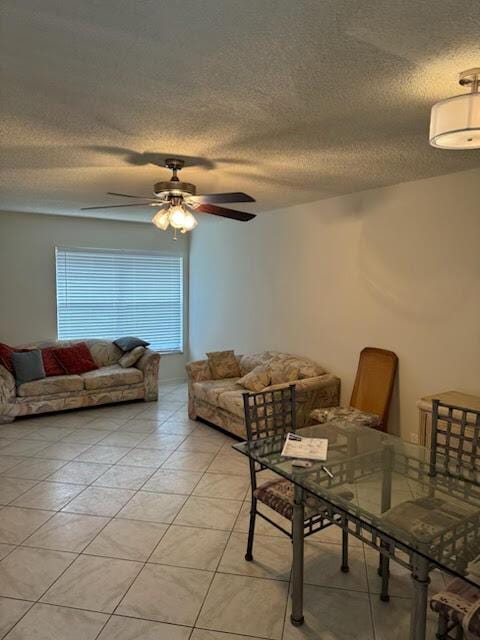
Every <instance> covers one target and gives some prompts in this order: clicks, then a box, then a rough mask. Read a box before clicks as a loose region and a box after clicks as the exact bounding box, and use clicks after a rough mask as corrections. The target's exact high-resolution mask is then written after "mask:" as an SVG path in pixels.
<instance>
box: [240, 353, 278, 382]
mask: <svg viewBox="0 0 480 640" xmlns="http://www.w3.org/2000/svg"><path fill="white" fill-rule="evenodd" d="M266 353H268V352H265V351H263V352H262V353H249V354H247V355H245V356H242V357H241V358H240V363H239V364H240V373H241V374H242V376H245V375H247V373H250V371H253V370H254V369H255V367H259V366H260V365H262V364H265V363H266V362H268V360H269V358H270V356H268V355H265V354H266Z"/></svg>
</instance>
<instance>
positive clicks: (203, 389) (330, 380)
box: [186, 351, 340, 438]
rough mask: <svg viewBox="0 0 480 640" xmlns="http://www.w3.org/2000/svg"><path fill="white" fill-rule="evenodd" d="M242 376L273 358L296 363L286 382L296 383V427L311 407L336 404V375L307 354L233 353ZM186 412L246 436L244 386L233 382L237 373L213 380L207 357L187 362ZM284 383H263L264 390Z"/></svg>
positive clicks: (242, 436) (301, 425) (274, 352)
mask: <svg viewBox="0 0 480 640" xmlns="http://www.w3.org/2000/svg"><path fill="white" fill-rule="evenodd" d="M236 357H237V360H238V363H239V367H240V372H241V375H242V376H245V375H246V374H247V373H249V372H251V371H253V369H255V368H256V367H258V366H259V365H265V364H267V363H270V362H272V361H273V360H274V361H275V364H276V366H278V364H279V363H280V364H281V363H283V364H284V365H285V367H291V366H292V365H293V364H294V365H296V366H297V367H298V370H299V379H297V380H293V381H291V382H290V384H292V383H293V384H295V386H296V401H297V403H296V404H297V428H301V427H303V426H305V425H307V424H308V421H309V416H310V413H311V412H312V411H313V409H317V408H321V407H332V406H335V405H338V404H339V400H340V379H339V378H337V377H336V376H334V375H332V374H331V373H327V372H326V371H325V369H323V367H321V366H320V365H318V364H316V363H314V362H312V361H311V360H309V359H308V358H302V357H299V356H292V355H290V354H287V353H281V352H278V351H263V352H262V353H257V354H250V355H244V356H236ZM186 369H187V377H188V415H189V417H190V418H191V419H192V420H196V419H197V418H203V419H204V420H207V421H208V422H211V423H212V424H214V425H216V426H218V427H221V428H222V429H225V431H228V432H230V433H232V434H233V435H236V436H239V437H241V438H246V430H245V421H244V415H243V393H245V391H247V389H245V387H243V386H241V385H239V384H237V381H238V380H239V379H240V378H239V377H234V378H232V377H230V378H224V379H220V380H214V379H213V375H212V372H211V369H210V365H209V362H208V360H197V361H194V362H190V363H189V364H187V367H186ZM282 386H284V384H279V385H272V386H269V387H266V389H267V390H271V389H275V388H279V387H282Z"/></svg>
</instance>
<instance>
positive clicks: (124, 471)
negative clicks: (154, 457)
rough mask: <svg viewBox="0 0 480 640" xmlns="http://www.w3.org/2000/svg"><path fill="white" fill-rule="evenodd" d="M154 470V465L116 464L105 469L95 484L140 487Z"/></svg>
mask: <svg viewBox="0 0 480 640" xmlns="http://www.w3.org/2000/svg"><path fill="white" fill-rule="evenodd" d="M154 471H155V470H154V469H152V467H130V466H127V465H120V464H116V465H114V466H113V467H112V468H111V469H109V470H108V471H105V473H104V474H103V475H101V476H100V477H99V478H98V479H97V480H95V482H94V483H93V484H94V486H99V487H113V488H116V489H140V488H141V487H142V486H143V485H144V484H145V482H146V481H147V480H148V479H149V478H150V476H151V475H152V473H154Z"/></svg>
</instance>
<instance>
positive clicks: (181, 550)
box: [149, 525, 229, 571]
mask: <svg viewBox="0 0 480 640" xmlns="http://www.w3.org/2000/svg"><path fill="white" fill-rule="evenodd" d="M228 536H229V532H228V531H218V530H216V529H199V528H197V527H177V526H175V525H172V526H171V527H170V529H169V530H168V531H167V533H166V534H165V535H164V536H163V538H162V539H161V541H160V542H159V544H158V546H157V548H156V549H155V551H154V552H153V554H152V556H151V558H150V560H149V562H155V563H157V562H158V563H159V564H170V565H175V566H178V567H189V568H192V569H205V570H207V571H215V569H216V568H217V565H218V562H219V560H220V558H221V556H222V553H223V551H224V549H225V545H226V543H227V540H228Z"/></svg>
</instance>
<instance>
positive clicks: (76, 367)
mask: <svg viewBox="0 0 480 640" xmlns="http://www.w3.org/2000/svg"><path fill="white" fill-rule="evenodd" d="M51 351H52V353H53V355H54V356H55V358H56V360H57V361H58V363H59V364H60V365H61V366H62V367H63V368H64V369H65V371H66V372H67V373H69V374H79V373H87V371H93V370H94V369H98V367H97V365H96V364H95V361H94V359H93V358H92V354H91V353H90V349H89V348H88V347H87V345H86V344H85V342H79V343H78V344H75V345H73V346H72V347H62V348H59V349H52V350H51Z"/></svg>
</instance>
